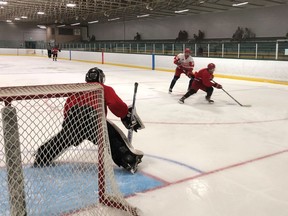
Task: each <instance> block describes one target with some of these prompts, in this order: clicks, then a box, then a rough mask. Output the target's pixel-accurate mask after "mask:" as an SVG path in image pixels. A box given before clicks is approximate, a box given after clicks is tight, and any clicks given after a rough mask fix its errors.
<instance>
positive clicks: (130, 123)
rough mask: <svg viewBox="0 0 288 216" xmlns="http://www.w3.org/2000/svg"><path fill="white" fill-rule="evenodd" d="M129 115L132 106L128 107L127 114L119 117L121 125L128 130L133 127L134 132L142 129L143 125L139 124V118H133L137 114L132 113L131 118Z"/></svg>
mask: <svg viewBox="0 0 288 216" xmlns="http://www.w3.org/2000/svg"><path fill="white" fill-rule="evenodd" d="M131 115H132V107H129V108H128V113H127V115H126V116H125V117H124V118H121V121H122V123H123V125H124V126H125V127H126V128H127V129H128V130H129V129H133V130H134V131H135V132H137V130H138V129H142V128H143V125H141V120H140V121H139V120H138V121H137V119H135V116H136V115H137V114H136V115H134V116H133V117H132V118H131Z"/></svg>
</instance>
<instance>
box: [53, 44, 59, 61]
mask: <svg viewBox="0 0 288 216" xmlns="http://www.w3.org/2000/svg"><path fill="white" fill-rule="evenodd" d="M51 52H52V58H53V61H57V57H58V52H59V48H58V47H57V46H55V47H53V48H52V50H51Z"/></svg>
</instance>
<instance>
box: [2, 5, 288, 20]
mask: <svg viewBox="0 0 288 216" xmlns="http://www.w3.org/2000/svg"><path fill="white" fill-rule="evenodd" d="M247 2H248V3H247ZM69 4H71V5H69ZM73 4H74V6H73ZM287 4H288V0H247V1H246V0H0V22H1V21H2V22H7V21H8V22H13V23H37V24H43V25H52V24H56V25H61V24H66V25H67V24H75V23H80V24H81V25H87V24H88V22H91V21H95V22H99V23H103V22H109V21H118V22H119V21H124V20H125V21H129V20H140V19H157V18H163V17H169V16H185V15H196V14H202V13H213V12H225V11H232V10H246V9H250V8H261V7H270V6H277V5H287ZM233 5H234V6H233ZM183 10H184V12H183ZM175 11H178V13H177V12H175ZM39 12H42V14H41V13H40V14H39Z"/></svg>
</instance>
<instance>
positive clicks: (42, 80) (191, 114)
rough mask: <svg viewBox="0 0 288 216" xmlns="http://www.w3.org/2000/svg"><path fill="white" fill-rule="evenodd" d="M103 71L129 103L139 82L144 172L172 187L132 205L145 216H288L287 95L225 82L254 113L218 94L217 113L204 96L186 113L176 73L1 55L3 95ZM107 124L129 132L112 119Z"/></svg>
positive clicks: (276, 88) (136, 138) (279, 88)
mask: <svg viewBox="0 0 288 216" xmlns="http://www.w3.org/2000/svg"><path fill="white" fill-rule="evenodd" d="M171 61H172V60H171ZM195 63H196V64H197V62H195ZM207 63H209V62H207ZM275 64H277V62H275ZM94 66H98V67H100V68H101V69H103V71H104V72H105V74H106V84H107V85H110V86H112V87H113V88H114V89H115V91H116V92H117V93H118V95H119V96H120V97H121V98H122V99H123V100H124V101H125V102H127V104H130V103H132V97H133V85H134V82H138V83H139V88H138V93H137V101H136V107H137V112H138V114H139V115H140V116H141V118H142V120H143V121H144V124H145V126H146V128H145V129H144V130H142V131H139V132H138V133H134V134H133V145H134V147H135V148H136V149H139V150H142V151H143V152H144V153H145V156H144V158H143V162H142V163H141V164H140V166H139V172H143V173H145V174H147V175H150V176H154V177H155V178H158V179H160V180H162V181H163V182H165V186H164V187H162V188H158V189H155V190H152V191H147V192H145V193H141V194H137V195H135V196H133V197H130V198H128V200H129V202H130V203H132V204H133V205H135V206H137V207H138V208H140V209H141V210H142V212H143V215H145V216H159V215H165V216H175V215H179V216H190V215H191V216H192V215H197V216H287V215H288V100H287V93H288V86H283V85H275V84H267V83H256V82H247V81H239V80H237V81H236V80H230V79H220V78H217V77H216V78H215V80H217V81H218V82H219V83H221V84H222V85H223V87H224V89H225V90H226V91H228V92H229V93H230V94H231V95H232V96H233V97H235V98H236V100H238V101H239V102H240V103H242V104H245V105H246V104H248V105H252V106H251V107H249V108H248V107H241V106H239V105H238V104H237V103H235V102H234V101H233V100H232V99H231V98H230V97H229V96H228V95H227V94H225V93H224V92H223V91H221V90H218V89H215V91H214V94H213V96H212V97H213V99H214V100H215V103H214V104H207V102H206V101H205V100H204V96H205V94H204V92H202V91H199V92H198V93H197V94H196V95H193V96H191V97H190V98H188V99H186V101H185V104H178V102H177V101H178V99H179V98H180V97H181V96H182V95H183V94H184V93H185V91H186V88H187V84H188V79H187V78H186V77H184V76H182V77H181V78H180V79H179V80H178V82H177V83H176V85H175V87H174V89H173V93H172V94H171V95H170V94H168V87H169V84H170V82H171V79H172V78H173V73H168V72H159V71H152V70H143V69H135V68H125V67H116V66H110V65H97V64H91V63H83V62H74V61H66V60H61V59H59V61H57V62H53V61H52V60H51V59H48V58H42V57H12V56H9V57H7V56H0V86H1V87H3V86H16V85H17V86H21V85H40V84H54V83H55V84H59V83H79V82H84V77H85V74H86V72H87V71H88V69H89V68H91V67H94ZM215 73H216V75H217V70H216V72H215ZM108 118H109V119H111V120H113V121H114V122H115V123H116V124H117V125H119V126H120V127H121V128H122V129H123V130H124V127H123V126H122V125H121V122H120V121H119V119H117V118H116V117H115V116H113V115H112V114H111V113H109V114H108Z"/></svg>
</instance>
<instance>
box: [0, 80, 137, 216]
mask: <svg viewBox="0 0 288 216" xmlns="http://www.w3.org/2000/svg"><path fill="white" fill-rule="evenodd" d="M68 97H70V98H74V100H76V101H77V103H76V104H77V105H78V106H79V107H84V106H85V105H87V103H88V104H89V105H90V106H91V107H93V111H91V112H89V113H88V117H87V113H86V111H85V112H84V111H83V109H79V110H80V111H79V110H78V109H77V110H78V111H79V112H78V111H77V112H76V114H77V115H75V116H74V114H73V118H71V119H70V117H69V116H70V115H72V114H71V113H70V111H69V112H68V114H67V113H66V114H64V109H65V107H66V105H67V104H66V103H67V98H68ZM75 98H76V99H75ZM0 108H1V116H0V119H1V121H2V122H1V123H0V193H1V197H0V215H28V216H29V215H91V216H94V215H95V216H100V215H101V216H106V215H107V216H108V215H111V216H114V215H115V216H116V215H117V216H121V215H125V216H126V215H128V216H138V215H140V210H139V209H138V208H136V207H133V206H131V205H130V204H129V203H128V202H127V201H126V200H125V198H124V196H123V194H122V193H121V192H120V189H119V185H118V183H117V180H116V177H115V174H114V165H113V161H112V157H111V150H110V143H109V136H108V130H107V125H106V114H105V101H104V93H103V88H102V86H101V85H100V84H95V83H93V84H91V83H79V84H59V85H41V86H20V87H2V88H0ZM71 110H72V108H71ZM71 112H72V111H71ZM65 115H68V117H67V116H65ZM91 118H92V119H93V120H92V121H91ZM67 119H69V121H68V120H67ZM89 119H90V120H89ZM67 122H68V123H67ZM79 122H81V124H80V123H79ZM67 125H68V126H67ZM40 149H44V150H43V152H44V153H45V154H44V153H43V152H42V153H43V154H40V153H39V152H40ZM55 152H57V154H56V153H55ZM39 155H40V156H41V157H40V156H39ZM51 155H53V157H52V156H51ZM36 156H37V157H38V156H39V158H40V159H41V160H43V161H44V160H47V158H52V159H53V160H51V161H49V163H47V164H45V166H35V160H36ZM36 165H37V164H36Z"/></svg>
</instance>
